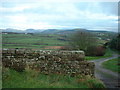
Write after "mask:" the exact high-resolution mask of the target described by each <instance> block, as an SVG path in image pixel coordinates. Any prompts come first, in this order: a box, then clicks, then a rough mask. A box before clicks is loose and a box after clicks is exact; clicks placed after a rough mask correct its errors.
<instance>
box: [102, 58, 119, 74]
mask: <svg viewBox="0 0 120 90" xmlns="http://www.w3.org/2000/svg"><path fill="white" fill-rule="evenodd" d="M119 60H120V57H119V58H116V59H112V60H109V61H106V62H103V64H102V65H103V67H104V68H107V69H110V70H112V71H114V72H118V73H120V62H119Z"/></svg>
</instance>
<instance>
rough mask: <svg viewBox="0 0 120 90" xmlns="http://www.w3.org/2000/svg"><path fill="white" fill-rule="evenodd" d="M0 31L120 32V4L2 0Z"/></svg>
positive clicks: (59, 0)
mask: <svg viewBox="0 0 120 90" xmlns="http://www.w3.org/2000/svg"><path fill="white" fill-rule="evenodd" d="M89 1H90V0H89ZM98 1H99V0H98ZM114 1H116V0H114ZM0 28H14V29H22V30H24V29H28V28H33V29H51V28H56V29H71V28H85V29H91V30H107V31H117V28H118V2H92V1H91V2H81V1H80V0H38V1H36V0H1V2H0Z"/></svg>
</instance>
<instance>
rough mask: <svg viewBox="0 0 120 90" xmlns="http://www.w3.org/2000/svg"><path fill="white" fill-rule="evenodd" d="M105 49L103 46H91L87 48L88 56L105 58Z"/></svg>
mask: <svg viewBox="0 0 120 90" xmlns="http://www.w3.org/2000/svg"><path fill="white" fill-rule="evenodd" d="M104 54H105V48H104V47H103V46H91V47H88V48H87V51H86V55H88V56H103V55H104Z"/></svg>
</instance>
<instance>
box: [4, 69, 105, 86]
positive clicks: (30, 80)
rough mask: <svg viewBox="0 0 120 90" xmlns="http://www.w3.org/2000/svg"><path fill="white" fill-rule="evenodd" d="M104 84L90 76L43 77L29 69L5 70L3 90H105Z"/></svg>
mask: <svg viewBox="0 0 120 90" xmlns="http://www.w3.org/2000/svg"><path fill="white" fill-rule="evenodd" d="M104 87H105V86H104V85H103V83H102V82H101V81H99V80H97V79H95V78H91V77H89V76H84V77H79V78H78V77H70V76H63V75H55V74H54V75H53V74H51V75H43V74H40V73H39V72H36V71H33V70H29V69H27V70H26V71H24V72H16V71H14V70H12V69H8V68H4V69H3V88H104Z"/></svg>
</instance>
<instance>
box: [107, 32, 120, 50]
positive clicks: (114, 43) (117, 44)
mask: <svg viewBox="0 0 120 90" xmlns="http://www.w3.org/2000/svg"><path fill="white" fill-rule="evenodd" d="M109 47H110V48H111V49H115V50H118V51H120V34H118V36H117V37H116V38H114V39H112V40H111V41H110V43H109Z"/></svg>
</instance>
